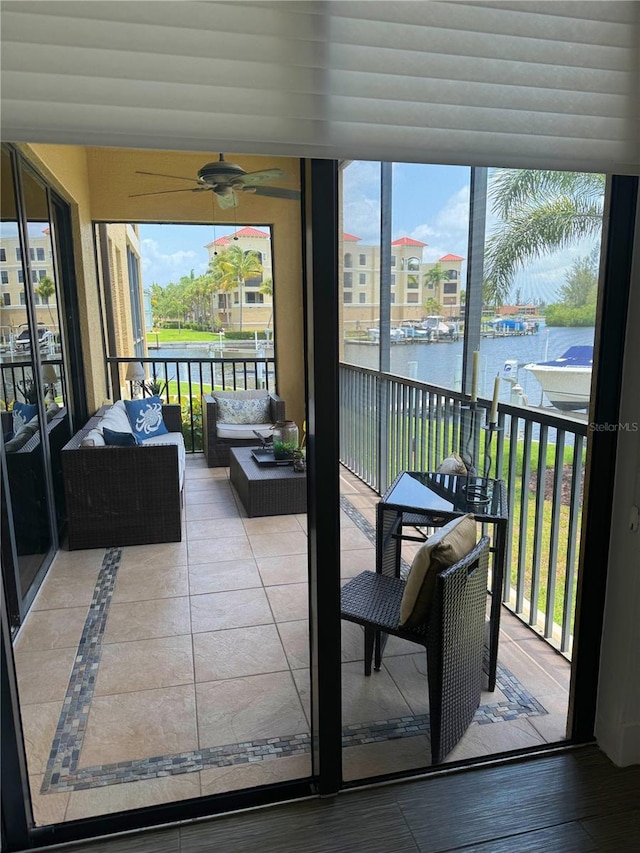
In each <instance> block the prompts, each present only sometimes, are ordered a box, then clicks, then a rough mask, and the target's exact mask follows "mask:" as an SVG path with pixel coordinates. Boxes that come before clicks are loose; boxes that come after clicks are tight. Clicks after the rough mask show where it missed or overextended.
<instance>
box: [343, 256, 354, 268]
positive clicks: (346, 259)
mask: <svg viewBox="0 0 640 853" xmlns="http://www.w3.org/2000/svg"><path fill="white" fill-rule="evenodd" d="M344 265H345V267H352V266H353V258H352V257H351V252H347V254H346V255H345V256H344Z"/></svg>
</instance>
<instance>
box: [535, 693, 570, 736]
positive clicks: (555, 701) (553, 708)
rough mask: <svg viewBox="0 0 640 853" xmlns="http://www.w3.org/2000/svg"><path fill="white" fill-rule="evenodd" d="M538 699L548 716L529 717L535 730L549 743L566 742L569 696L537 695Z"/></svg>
mask: <svg viewBox="0 0 640 853" xmlns="http://www.w3.org/2000/svg"><path fill="white" fill-rule="evenodd" d="M536 699H537V700H538V702H540V704H541V705H542V707H543V708H544V709H545V711H547V712H548V713H546V714H540V715H537V716H532V717H527V719H528V721H529V722H530V723H531V725H532V726H533V728H534V729H535V730H536V731H537V732H538V733H539V734H540V735H541V737H543V738H544V739H545V740H546V741H547V743H555V742H556V741H562V740H566V739H567V737H568V735H567V716H568V713H569V696H568V694H567V695H566V696H562V695H551V696H548V695H545V694H544V693H541V694H536Z"/></svg>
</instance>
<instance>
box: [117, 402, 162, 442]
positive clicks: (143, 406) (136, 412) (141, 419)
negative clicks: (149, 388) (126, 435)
mask: <svg viewBox="0 0 640 853" xmlns="http://www.w3.org/2000/svg"><path fill="white" fill-rule="evenodd" d="M124 404H125V406H126V408H127V417H128V418H129V423H130V424H131V429H132V430H133V434H134V435H135V436H137V437H138V438H139V439H140V440H141V441H142V440H144V439H145V438H151V436H156V435H164V434H165V433H167V432H169V430H168V429H167V427H166V425H165V422H164V419H163V417H162V399H161V398H160V397H144V398H143V399H142V400H125V401H124Z"/></svg>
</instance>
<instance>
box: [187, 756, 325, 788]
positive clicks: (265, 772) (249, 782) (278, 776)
mask: <svg viewBox="0 0 640 853" xmlns="http://www.w3.org/2000/svg"><path fill="white" fill-rule="evenodd" d="M310 775H311V754H310V753H309V754H305V755H291V756H288V757H286V758H269V759H265V760H263V761H252V762H251V763H250V764H235V765H233V766H231V767H209V768H207V769H206V770H202V771H201V772H200V784H201V786H202V795H203V796H207V795H208V794H223V793H224V792H225V791H236V790H238V789H240V788H254V787H256V786H258V785H269V784H273V783H274V782H285V781H287V780H289V779H304V778H305V777H306V776H310Z"/></svg>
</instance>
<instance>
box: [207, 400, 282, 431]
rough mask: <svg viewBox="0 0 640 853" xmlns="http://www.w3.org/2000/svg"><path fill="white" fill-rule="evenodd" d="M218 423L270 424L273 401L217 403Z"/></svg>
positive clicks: (222, 401) (223, 401) (219, 401)
mask: <svg viewBox="0 0 640 853" xmlns="http://www.w3.org/2000/svg"><path fill="white" fill-rule="evenodd" d="M217 403H218V406H217V408H218V412H217V421H218V423H223V424H270V423H272V422H273V419H272V418H271V401H270V400H269V398H268V397H259V398H258V399H255V400H225V399H221V400H218V401H217Z"/></svg>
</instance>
